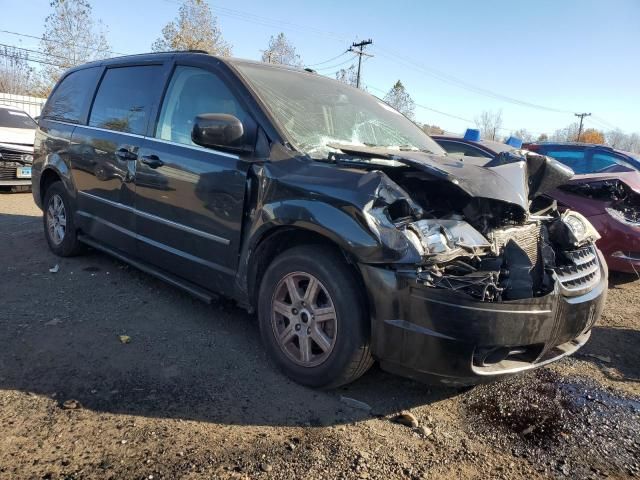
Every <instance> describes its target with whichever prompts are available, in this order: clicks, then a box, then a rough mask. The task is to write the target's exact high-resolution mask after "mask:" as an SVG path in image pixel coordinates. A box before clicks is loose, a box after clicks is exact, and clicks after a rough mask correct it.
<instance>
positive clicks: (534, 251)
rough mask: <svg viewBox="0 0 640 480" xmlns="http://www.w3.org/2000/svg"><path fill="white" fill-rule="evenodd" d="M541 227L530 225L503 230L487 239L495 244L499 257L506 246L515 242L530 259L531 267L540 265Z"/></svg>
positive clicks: (493, 233) (496, 231) (493, 232)
mask: <svg viewBox="0 0 640 480" xmlns="http://www.w3.org/2000/svg"><path fill="white" fill-rule="evenodd" d="M540 228H541V227H540V225H538V224H536V223H532V224H530V225H524V226H518V227H509V228H501V229H498V230H493V231H492V232H491V233H489V235H488V236H487V238H488V239H489V241H490V242H491V243H492V244H493V248H494V249H495V252H496V253H497V254H498V255H499V254H500V253H501V252H502V249H503V248H504V246H505V245H506V244H507V243H509V240H513V241H514V242H515V243H516V245H518V246H519V247H520V248H521V249H522V250H524V252H525V253H526V254H527V257H529V260H530V261H531V265H533V266H535V265H536V264H537V263H538V255H539V251H540Z"/></svg>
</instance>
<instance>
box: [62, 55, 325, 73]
mask: <svg viewBox="0 0 640 480" xmlns="http://www.w3.org/2000/svg"><path fill="white" fill-rule="evenodd" d="M199 56H206V57H209V58H210V59H211V60H214V61H219V62H222V63H227V64H232V65H260V66H263V67H267V68H273V69H280V70H291V71H295V72H300V73H310V74H313V72H309V71H308V70H303V69H301V68H297V67H291V66H289V65H280V64H275V63H265V62H259V61H256V60H246V59H242V58H235V57H221V56H217V55H211V54H209V53H207V52H206V51H204V50H175V51H167V52H146V53H136V54H132V55H123V56H119V57H110V58H105V59H103V60H96V61H93V62H89V63H84V64H82V65H78V66H76V67H73V68H70V69H69V72H71V71H75V70H82V69H85V68H90V67H97V66H103V65H106V66H108V65H117V64H120V63H129V62H147V61H148V62H153V61H158V60H159V59H162V60H164V59H167V58H173V57H199Z"/></svg>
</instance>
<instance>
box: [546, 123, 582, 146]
mask: <svg viewBox="0 0 640 480" xmlns="http://www.w3.org/2000/svg"><path fill="white" fill-rule="evenodd" d="M578 129H579V124H578V122H575V123H572V124H571V125H568V126H566V127H564V128H559V129H558V130H556V131H555V132H553V134H551V136H550V137H549V140H551V141H552V142H575V141H576V140H577V139H578Z"/></svg>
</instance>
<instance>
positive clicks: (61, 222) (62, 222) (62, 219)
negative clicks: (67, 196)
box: [58, 217, 67, 227]
mask: <svg viewBox="0 0 640 480" xmlns="http://www.w3.org/2000/svg"><path fill="white" fill-rule="evenodd" d="M58 225H61V226H63V227H66V226H67V219H66V218H65V217H60V218H59V219H58Z"/></svg>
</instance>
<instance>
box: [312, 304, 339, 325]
mask: <svg viewBox="0 0 640 480" xmlns="http://www.w3.org/2000/svg"><path fill="white" fill-rule="evenodd" d="M313 318H314V320H315V321H316V323H321V322H327V321H329V320H334V319H335V318H336V310H335V308H333V307H324V308H316V309H315V310H314V311H313Z"/></svg>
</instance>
